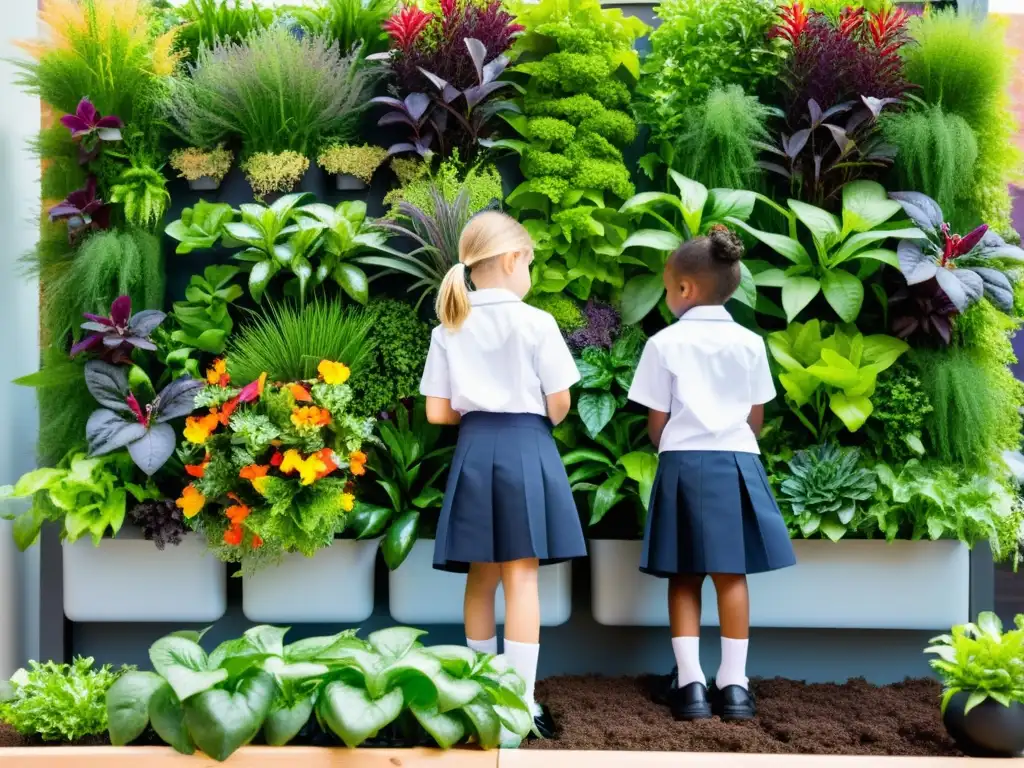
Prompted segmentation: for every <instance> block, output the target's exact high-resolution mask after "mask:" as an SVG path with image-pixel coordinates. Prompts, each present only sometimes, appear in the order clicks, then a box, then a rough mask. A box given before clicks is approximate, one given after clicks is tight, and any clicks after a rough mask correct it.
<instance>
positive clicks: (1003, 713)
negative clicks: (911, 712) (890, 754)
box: [925, 611, 1024, 757]
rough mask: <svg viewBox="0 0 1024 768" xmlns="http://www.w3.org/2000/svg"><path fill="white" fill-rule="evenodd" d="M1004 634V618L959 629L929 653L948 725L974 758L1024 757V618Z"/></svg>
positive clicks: (981, 619) (990, 617)
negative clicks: (941, 693) (933, 656)
mask: <svg viewBox="0 0 1024 768" xmlns="http://www.w3.org/2000/svg"><path fill="white" fill-rule="evenodd" d="M1014 626H1015V627H1016V628H1015V629H1011V630H1008V631H1006V632H1003V625H1002V622H1001V621H1000V620H999V617H998V616H996V615H995V614H994V613H991V612H988V611H986V612H984V613H981V614H979V616H978V622H977V623H976V624H973V623H968V624H963V625H960V626H956V627H953V630H952V632H951V633H950V634H948V635H940V636H939V637H936V638H934V639H933V640H932V641H931V643H932V644H931V645H930V646H929V647H928V648H926V649H925V653H931V654H935V658H933V659H931V660H930V662H929V663H930V664H931V666H932V669H934V670H935V671H936V672H937V673H938V675H939V679H941V680H942V686H943V696H942V722H943V723H944V724H945V726H946V731H948V733H949V735H950V737H951V738H952V739H953V741H955V742H956V744H957V746H958V747H960V749H962V750H963V751H964V752H966V753H967V754H968V755H976V756H984V757H1024V614H1018V616H1017V618H1016V620H1015V621H1014Z"/></svg>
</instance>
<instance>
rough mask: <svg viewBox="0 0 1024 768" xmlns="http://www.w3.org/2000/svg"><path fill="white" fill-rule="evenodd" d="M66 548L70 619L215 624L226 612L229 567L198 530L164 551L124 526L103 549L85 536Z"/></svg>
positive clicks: (67, 613)
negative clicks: (216, 554) (203, 622)
mask: <svg viewBox="0 0 1024 768" xmlns="http://www.w3.org/2000/svg"><path fill="white" fill-rule="evenodd" d="M63 549H64V556H63V562H64V615H65V616H67V617H68V618H69V619H71V621H130V622H147V621H169V622H199V621H205V622H211V621H217V620H218V619H220V618H221V617H222V616H223V615H224V612H225V611H226V610H227V567H226V566H225V565H224V563H222V562H220V561H219V560H218V559H217V558H216V557H214V556H213V555H212V554H210V553H209V552H208V551H207V548H206V542H205V541H204V540H203V538H202V537H200V536H198V535H196V534H192V533H189V534H186V535H185V536H183V537H182V540H181V543H180V544H177V545H174V544H168V545H167V546H165V547H164V548H163V550H159V549H157V548H156V545H154V544H153V542H151V541H146V540H145V539H144V538H142V532H141V531H140V530H139V529H138V528H134V527H131V526H125V527H124V528H122V529H121V531H120V532H119V533H118V536H117V538H114V539H103V540H102V541H100V545H99V546H98V547H97V546H94V545H93V543H92V539H90V538H89V537H88V536H86V537H84V538H81V539H78V540H77V541H75V542H73V543H69V542H65V543H64V547H63Z"/></svg>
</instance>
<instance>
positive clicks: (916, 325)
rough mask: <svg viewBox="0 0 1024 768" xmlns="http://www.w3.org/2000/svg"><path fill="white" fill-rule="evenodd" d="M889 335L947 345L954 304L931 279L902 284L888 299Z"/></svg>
mask: <svg viewBox="0 0 1024 768" xmlns="http://www.w3.org/2000/svg"><path fill="white" fill-rule="evenodd" d="M889 310H890V312H891V313H892V332H893V334H894V335H896V336H898V337H899V338H901V339H908V338H910V337H911V336H918V335H921V336H937V337H938V338H939V339H941V340H942V343H943V344H944V345H946V346H949V344H950V342H951V341H952V339H953V318H954V317H955V316H956V315H957V314H958V311H957V308H956V305H955V304H954V303H953V302H952V301H950V299H949V296H947V295H946V292H945V291H944V290H942V287H941V286H940V285H939V282H938V281H937V280H936V279H935V278H931V279H929V280H925V281H924V282H921V283H916V284H914V285H904V286H902V287H901V288H899V289H897V290H896V292H895V293H893V295H892V296H891V297H890V299H889Z"/></svg>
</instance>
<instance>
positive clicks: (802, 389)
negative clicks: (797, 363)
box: [779, 371, 821, 407]
mask: <svg viewBox="0 0 1024 768" xmlns="http://www.w3.org/2000/svg"><path fill="white" fill-rule="evenodd" d="M779 383H780V384H781V385H782V388H783V389H784V390H785V391H786V394H787V395H788V396H789V398H790V399H791V400H792V401H793V403H794V405H796V406H797V407H801V406H804V405H807V403H809V402H810V400H811V396H812V395H813V394H814V393H815V391H816V390H817V389H818V387H819V386H820V384H821V382H820V381H819V380H818V378H817V377H816V376H814V375H812V374H810V373H808V372H807V371H786V372H785V373H780V374H779Z"/></svg>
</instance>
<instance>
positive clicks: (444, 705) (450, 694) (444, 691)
mask: <svg viewBox="0 0 1024 768" xmlns="http://www.w3.org/2000/svg"><path fill="white" fill-rule="evenodd" d="M410 673H411V674H414V675H415V674H419V675H422V677H423V682H424V683H426V684H427V685H429V686H430V687H432V688H433V689H434V691H435V692H436V698H434V699H433V701H432V702H431V703H432V704H435V705H436V706H437V709H438V711H439V712H450V711H451V710H453V709H458V708H459V707H463V706H465V705H466V704H468V703H469V702H471V701H473V700H474V699H475V698H477V697H478V696H480V695H481V694H482V693H483V689H482V688H481V687H480V683H478V682H477V681H475V680H464V679H460V678H458V677H455V676H453V675H451V674H449V673H448V672H446V671H445V670H444V668H443V667H442V665H441V661H440V660H439V659H438V658H437V657H435V656H433V655H432V654H430V653H429V652H427V651H426V650H424V649H422V648H413V649H412V650H410V651H409V652H408V653H404V654H402V655H400V656H399V657H398V658H396V659H395V661H394V662H392V663H391V664H389V665H388V666H387V667H385V668H384V670H382V672H381V674H380V675H379V677H378V680H377V681H376V682H375V684H374V687H375V688H376V689H377V690H379V691H386V690H389V689H390V688H391V687H392V685H393V684H394V681H395V679H396V678H400V679H402V680H407V679H408V677H409V675H410ZM418 698H420V703H421V704H424V705H426V702H425V701H423V700H422V697H418ZM432 698H433V697H432Z"/></svg>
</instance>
